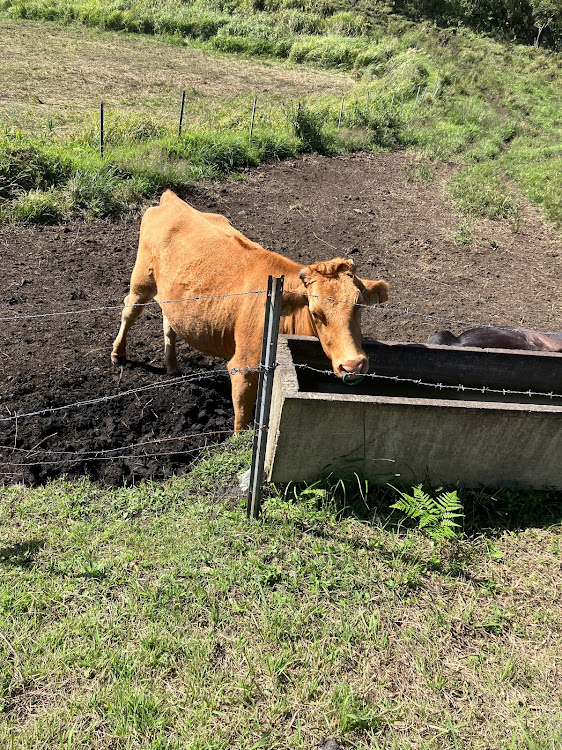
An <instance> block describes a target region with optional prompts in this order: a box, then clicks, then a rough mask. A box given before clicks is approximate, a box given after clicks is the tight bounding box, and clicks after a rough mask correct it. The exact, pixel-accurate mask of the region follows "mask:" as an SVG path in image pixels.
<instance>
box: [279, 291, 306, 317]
mask: <svg viewBox="0 0 562 750" xmlns="http://www.w3.org/2000/svg"><path fill="white" fill-rule="evenodd" d="M305 305H308V296H307V294H306V289H305V288H304V286H303V287H302V292H299V291H294V292H283V299H282V301H281V315H292V314H293V313H294V312H296V311H297V310H300V309H301V308H303V307H305Z"/></svg>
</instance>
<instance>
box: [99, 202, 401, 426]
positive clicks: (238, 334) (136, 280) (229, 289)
mask: <svg viewBox="0 0 562 750" xmlns="http://www.w3.org/2000/svg"><path fill="white" fill-rule="evenodd" d="M269 274H272V275H275V276H281V275H282V274H283V275H284V276H285V291H284V294H283V308H284V309H283V313H284V315H285V317H283V318H282V319H281V326H280V331H281V333H290V334H296V335H303V336H317V337H318V339H319V340H320V343H321V344H322V348H323V349H324V352H325V353H326V355H327V356H328V357H329V359H330V360H331V362H332V367H333V370H334V372H335V373H336V375H338V376H340V377H343V376H344V375H346V374H359V373H364V372H366V371H367V369H368V362H367V357H366V356H365V352H364V351H363V349H362V348H361V308H360V307H357V306H356V305H357V304H358V303H359V304H363V305H374V304H378V303H379V302H384V301H386V299H388V284H387V283H386V281H382V280H378V281H366V280H363V279H360V278H359V277H358V276H356V275H355V266H354V264H353V261H351V260H344V259H343V258H335V259H334V260H330V261H326V262H321V263H314V264H312V265H309V266H303V265H300V264H298V263H295V262H293V261H292V260H288V259H287V258H284V257H283V256H281V255H278V254H277V253H273V252H270V251H268V250H264V249H263V248H262V247H260V245H258V244H256V243H255V242H251V241H250V240H248V239H247V238H246V237H244V235H242V234H241V233H240V232H239V231H237V230H236V229H234V227H233V226H232V225H231V224H230V222H229V221H228V219H226V218H225V217H224V216H220V215H218V214H208V213H201V212H200V211H197V210H196V209H195V208H193V207H191V206H189V205H188V204H187V203H185V202H184V201H182V200H181V199H180V198H178V196H177V195H175V194H174V193H172V192H171V191H170V190H167V191H166V192H165V193H164V195H163V196H162V198H161V200H160V205H159V206H155V207H153V208H149V209H148V211H147V212H146V213H145V215H144V217H143V219H142V223H141V230H140V240H139V248H138V254H137V260H136V263H135V267H134V269H133V273H132V276H131V287H130V293H129V295H128V296H127V297H126V298H125V305H126V307H125V309H124V310H123V313H122V316H121V328H120V330H119V334H118V336H117V338H116V339H115V342H114V344H113V351H112V354H111V360H112V362H113V363H114V364H118V363H122V362H124V361H125V360H126V339H127V332H128V330H129V328H130V327H131V326H132V325H133V323H134V322H135V321H136V320H137V318H138V317H139V315H140V314H141V312H142V310H143V307H142V305H143V304H144V303H147V302H150V301H151V300H153V299H155V300H157V301H158V302H159V303H160V306H161V309H162V315H163V319H164V359H165V362H166V367H167V370H168V372H169V373H175V372H177V371H178V365H177V361H176V352H175V342H176V336H180V337H181V338H182V339H184V340H185V341H186V342H187V343H188V344H189V345H190V346H191V347H192V348H193V349H196V350H197V351H200V352H203V353H204V354H210V355H212V356H215V357H221V358H223V359H227V360H228V368H229V370H231V381H232V400H233V403H234V415H235V429H236V431H237V432H239V431H240V430H242V429H244V428H245V427H247V426H248V425H249V424H250V422H251V418H252V407H253V404H254V401H255V396H256V386H257V379H258V376H257V373H256V372H245V373H241V372H232V370H242V369H244V368H245V367H248V366H249V367H250V368H257V367H258V365H259V361H260V352H261V338H262V327H263V317H264V309H265V295H264V294H251V293H250V292H254V291H256V290H263V289H265V288H266V286H267V277H268V275H269ZM246 293H248V294H246ZM220 295H238V296H223V297H221V296H220ZM194 297H199V298H201V299H199V300H197V301H186V302H181V301H173V300H183V299H186V298H194ZM205 298H207V299H205ZM168 300H172V301H171V302H168ZM334 300H340V302H336V301H334ZM132 305H141V306H140V307H132Z"/></svg>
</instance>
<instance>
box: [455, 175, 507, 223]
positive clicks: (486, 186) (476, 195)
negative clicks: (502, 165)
mask: <svg viewBox="0 0 562 750" xmlns="http://www.w3.org/2000/svg"><path fill="white" fill-rule="evenodd" d="M448 192H449V195H450V196H451V198H452V199H453V201H454V203H455V205H456V207H457V209H458V210H459V211H461V212H462V213H464V214H467V215H468V216H473V217H481V218H487V219H512V220H513V219H515V218H516V216H517V214H518V212H519V202H518V200H517V198H516V196H515V194H514V192H513V190H511V189H510V187H509V184H508V183H507V182H506V180H505V178H504V177H503V175H502V173H501V171H500V169H499V167H498V165H497V164H494V163H493V162H487V163H483V164H476V165H474V166H470V167H465V168H464V169H462V170H461V171H460V172H459V173H458V174H457V175H456V176H455V177H454V178H453V179H452V180H451V181H450V183H449V186H448Z"/></svg>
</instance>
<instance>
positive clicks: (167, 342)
mask: <svg viewBox="0 0 562 750" xmlns="http://www.w3.org/2000/svg"><path fill="white" fill-rule="evenodd" d="M162 322H163V324H164V362H165V363H166V372H167V373H168V375H179V374H180V368H179V367H178V360H177V359H176V339H177V334H176V332H175V331H174V329H173V328H172V326H171V325H170V321H169V320H168V318H167V317H166V316H165V315H164V313H162Z"/></svg>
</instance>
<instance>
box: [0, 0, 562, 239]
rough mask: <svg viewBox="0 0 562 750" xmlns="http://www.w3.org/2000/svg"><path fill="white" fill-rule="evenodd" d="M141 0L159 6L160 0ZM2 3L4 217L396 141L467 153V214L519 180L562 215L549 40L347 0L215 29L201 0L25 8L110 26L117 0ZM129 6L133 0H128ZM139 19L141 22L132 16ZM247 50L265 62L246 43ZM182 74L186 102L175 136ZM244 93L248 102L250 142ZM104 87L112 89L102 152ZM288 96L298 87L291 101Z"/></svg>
mask: <svg viewBox="0 0 562 750" xmlns="http://www.w3.org/2000/svg"><path fill="white" fill-rule="evenodd" d="M31 5H33V8H35V10H33V11H32V10H30V8H31ZM26 7H27V8H28V10H27V11H25V12H24V10H22V9H24V8H26ZM86 7H87V8H88V9H89V11H88V13H86V11H85V10H84V9H85V8H86ZM144 7H145V9H146V8H148V9H151V10H150V12H151V13H152V12H156V11H155V7H156V6H153V5H151V4H147V5H146V6H144ZM3 8H4V11H3V18H2V20H0V31H1V33H2V36H3V38H5V40H6V42H5V44H4V45H3V50H2V52H0V73H1V74H2V75H3V78H4V79H5V80H6V82H7V83H8V86H7V88H6V92H7V93H5V94H4V97H3V100H2V102H0V114H1V115H2V117H3V121H4V122H5V123H6V126H5V129H4V133H3V134H2V135H1V136H0V197H2V198H4V206H3V207H0V220H3V221H19V222H31V223H33V222H42V223H56V222H57V221H61V220H68V219H69V218H71V217H73V216H85V217H90V218H92V217H96V216H116V215H123V214H126V213H127V212H130V211H132V210H135V209H136V208H137V207H138V205H139V203H142V201H143V200H145V199H146V198H147V197H152V196H154V194H155V193H156V192H158V191H159V190H160V189H161V188H162V187H165V186H172V187H176V188H179V189H189V188H190V187H192V186H193V185H194V184H196V183H198V182H199V181H201V180H202V179H208V178H209V177H211V178H212V177H216V176H221V175H225V174H229V173H238V172H239V171H240V170H241V169H244V168H245V167H248V166H255V165H256V164H258V163H259V162H261V161H263V160H266V161H267V160H271V159H275V158H287V157H290V156H294V155H295V154H297V153H302V152H308V151H316V152H320V153H343V152H346V151H356V150H361V149H363V150H365V149H367V150H370V149H375V150H378V149H381V148H385V149H388V148H397V147H404V146H405V147H409V148H412V149H415V150H416V151H417V152H418V153H420V154H422V155H423V157H424V158H425V159H426V160H428V161H454V162H456V163H458V164H459V165H461V166H462V165H464V166H465V175H464V180H465V183H464V184H466V185H468V189H467V191H465V192H467V193H468V194H470V195H471V196H472V199H471V200H470V201H468V202H467V201H466V200H465V201H464V205H463V208H464V210H465V211H466V213H467V216H468V217H469V218H468V219H467V221H469V222H470V221H471V218H470V217H471V216H472V215H489V216H494V215H498V212H499V215H505V216H506V215H509V214H510V212H513V207H514V203H515V202H516V199H515V197H514V195H513V185H515V186H517V189H518V190H520V191H522V192H523V193H524V194H525V195H526V197H527V198H529V199H530V200H532V201H534V202H536V203H538V204H539V205H540V206H541V207H542V209H543V211H544V213H545V215H546V217H547V218H548V219H550V220H552V221H554V222H556V223H558V224H561V223H562V208H561V203H560V200H561V199H560V195H561V194H562V185H561V182H560V180H561V178H560V174H562V169H561V161H562V158H561V155H560V146H559V144H560V138H561V134H562V124H561V121H560V111H561V104H562V102H561V97H562V95H561V93H560V92H561V91H562V85H561V84H562V74H561V67H560V54H559V53H557V52H551V51H545V50H542V49H540V50H534V49H532V48H529V47H524V46H517V45H506V44H502V43H500V42H497V41H493V40H490V39H486V38H484V37H479V36H477V35H475V34H473V33H472V32H469V31H466V30H464V29H462V28H461V29H455V30H447V29H442V30H440V29H437V28H434V27H432V26H430V25H428V24H424V23H420V24H413V23H411V22H409V21H407V20H405V19H400V18H399V17H392V18H391V17H388V18H387V17H386V16H385V17H384V19H382V20H380V19H379V20H380V22H378V21H377V22H375V21H373V20H372V19H371V20H370V21H369V22H368V23H367V21H366V20H365V15H364V14H363V15H361V14H353V13H348V14H347V15H346V14H343V15H342V14H338V13H332V14H331V15H329V16H327V17H326V18H324V17H322V18H323V20H322V19H320V20H318V19H317V20H314V19H313V18H312V16H311V15H310V13H308V14H307V13H305V12H299V11H297V10H294V9H293V11H291V12H290V13H288V11H287V10H286V9H285V10H284V11H283V12H282V13H281V11H280V13H281V15H280V16H279V17H278V15H275V14H269V13H266V12H263V13H258V12H252V11H251V9H246V10H245V11H244V14H243V18H242V15H241V16H240V17H236V18H238V20H237V21H236V23H234V21H233V24H234V25H233V26H229V27H228V29H227V28H226V27H225V26H224V25H223V26H221V27H220V29H219V28H218V27H216V28H215V27H214V26H213V24H211V25H210V26H209V27H207V26H205V24H203V21H204V19H205V13H204V11H203V10H202V9H201V8H200V7H199V6H198V5H196V4H195V5H190V4H183V3H180V4H174V3H166V4H158V7H157V11H158V13H159V14H160V16H163V15H166V14H168V15H170V18H171V19H172V20H171V21H170V23H169V24H168V25H166V24H164V25H162V24H161V25H160V26H155V27H153V28H152V31H153V32H160V36H159V37H158V38H157V39H154V38H153V37H152V36H150V35H147V34H145V33H143V34H140V35H139V34H137V35H133V34H129V35H128V36H127V35H125V36H123V35H122V34H117V33H116V32H111V31H105V32H102V31H92V30H90V31H88V30H85V29H84V28H83V27H77V26H70V27H68V26H65V27H64V28H57V27H56V26H54V25H49V24H45V23H43V22H38V23H33V22H30V21H26V20H22V19H23V18H40V19H43V18H51V19H53V20H57V19H58V20H59V21H69V20H72V19H82V20H83V21H84V22H85V23H89V24H93V25H94V26H96V27H97V26H101V27H105V28H107V27H108V25H109V27H110V28H111V24H107V23H103V22H102V20H103V19H104V18H105V19H107V18H109V17H110V16H111V15H112V14H114V13H117V14H118V15H119V13H121V16H122V15H123V13H122V12H121V11H120V10H119V9H118V8H116V7H114V5H112V4H104V3H97V4H96V6H95V9H93V6H91V4H89V3H88V2H84V3H83V4H82V5H80V3H76V4H73V3H55V2H52V3H49V4H48V5H46V4H44V3H43V2H42V0H33V3H32V4H30V5H29V6H27V5H26V3H25V2H23V0H22V2H21V3H19V4H11V3H10V2H8V1H7V2H5V3H4V4H3ZM61 8H63V10H62V11H60V12H59V10H60V9H61ZM81 8H82V10H81ZM83 10H84V12H82V11H83ZM43 11H44V12H43ZM131 12H135V13H136V12H141V13H142V12H144V10H142V6H140V5H138V6H136V7H135V10H134V11H131ZM147 12H148V11H147ZM213 12H214V11H213ZM217 12H218V11H217ZM185 13H188V15H190V18H192V20H193V19H199V21H200V22H201V23H200V24H199V25H197V24H196V23H195V25H194V26H193V30H192V32H189V33H188V32H187V31H185V30H184V31H181V29H182V28H183V27H182V26H181V23H180V21H179V20H177V18H176V15H177V14H179V15H181V14H185ZM287 13H288V15H287ZM174 14H176V15H174ZM283 14H284V15H283ZM211 15H212V14H211ZM312 15H314V14H312ZM234 16H236V14H234ZM234 16H233V18H234ZM236 18H235V20H236ZM96 19H97V20H96ZM330 19H331V20H330ZM358 19H359V20H358ZM174 24H176V26H175V27H174ZM201 24H203V26H205V28H208V29H209V30H210V31H208V32H207V31H202V30H201V29H202V28H203V26H201ZM114 28H118V29H121V28H125V29H126V30H128V31H134V30H135V27H134V26H131V27H130V28H129V26H127V25H125V26H120V25H119V24H117V25H116V26H114ZM174 28H176V31H177V32H178V33H176V32H174V30H173V29H174ZM213 28H214V31H213ZM143 29H144V30H145V31H146V30H147V29H148V26H147V27H146V28H145V26H143V24H140V25H137V27H136V30H137V31H143ZM225 29H226V30H225ZM267 29H269V32H268V33H269V35H270V36H271V35H274V36H275V35H281V36H282V37H283V39H285V36H284V35H288V36H287V39H288V42H287V44H289V51H287V52H286V53H283V54H281V52H280V50H278V49H277V47H276V48H275V49H272V48H270V46H268V44H269V42H267V34H266V30H267ZM16 30H17V33H15V32H16ZM211 32H212V33H211ZM170 34H172V36H170ZM166 35H167V36H166ZM221 40H222V41H221ZM233 40H234V41H235V40H238V42H237V43H234V41H233ZM252 40H254V41H255V40H258V42H259V44H253V42H252ZM275 44H277V42H275ZM285 46H286V45H285ZM283 49H285V47H283ZM276 50H277V51H276ZM225 52H228V53H236V52H237V53H240V54H243V57H240V55H239V56H238V58H233V57H232V55H230V56H228V55H227V56H225ZM256 56H257V57H259V58H260V60H261V62H260V64H257V63H256V62H255V61H252V59H251V58H252V57H256ZM280 57H281V58H283V60H279V58H280ZM141 58H142V62H141ZM42 59H44V60H45V62H44V63H42V62H35V63H33V64H32V65H31V66H26V69H27V70H28V73H29V75H28V76H26V78H27V82H26V83H25V84H23V83H22V78H23V77H22V76H21V75H20V74H19V71H21V69H22V68H21V66H18V65H15V64H14V61H20V62H21V61H22V60H34V61H38V60H39V61H40V60H42ZM287 61H288V63H287ZM288 64H289V66H291V67H288ZM297 65H298V66H299V67H298V69H297V67H296V66H297ZM219 70H220V71H221V72H220V73H218V72H217V71H219ZM212 71H214V72H212ZM268 78H269V79H270V80H269V82H267V79H268ZM234 79H236V80H238V83H237V84H234V83H233V80H234ZM10 88H11V92H10ZM183 88H185V89H186V90H187V93H188V106H187V119H186V123H185V125H184V131H183V136H182V137H181V138H178V137H177V118H178V109H179V101H180V92H181V90H182V89H183ZM252 89H253V91H252ZM211 91H212V92H213V93H211ZM112 92H114V93H112ZM253 93H256V94H258V95H259V105H258V111H257V112H258V116H257V121H256V127H255V131H254V139H253V141H252V143H250V142H249V138H248V130H249V119H250V110H251V99H252V95H253ZM343 94H345V107H344V110H343V118H342V126H341V129H340V130H338V129H337V123H338V120H339V111H340V103H341V96H342V95H343ZM367 97H368V98H367ZM102 98H104V99H108V104H109V105H110V106H109V111H108V115H107V117H108V122H107V146H106V155H105V159H104V160H103V162H102V161H101V160H100V158H99V155H98V139H99V133H98V130H99V126H98V121H97V118H98V114H97V110H98V106H99V100H100V99H102ZM298 101H302V102H303V104H305V105H306V106H305V107H304V108H303V109H301V111H300V113H298V112H297V102H298ZM498 184H501V185H502V190H501V195H500V196H499V197H498V196H497V189H496V186H497V185H498ZM453 192H454V191H453Z"/></svg>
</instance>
